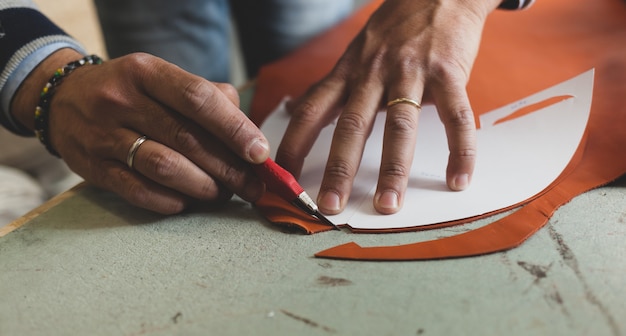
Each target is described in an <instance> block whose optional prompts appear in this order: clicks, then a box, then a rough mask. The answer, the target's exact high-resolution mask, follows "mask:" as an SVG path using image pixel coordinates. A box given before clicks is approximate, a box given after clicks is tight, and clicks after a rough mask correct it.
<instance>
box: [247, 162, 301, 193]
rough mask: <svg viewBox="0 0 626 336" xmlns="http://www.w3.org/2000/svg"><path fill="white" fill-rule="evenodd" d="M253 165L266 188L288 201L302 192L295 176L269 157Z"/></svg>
mask: <svg viewBox="0 0 626 336" xmlns="http://www.w3.org/2000/svg"><path fill="white" fill-rule="evenodd" d="M253 167H254V170H255V172H256V173H257V175H258V176H259V177H260V178H261V179H262V180H263V182H265V185H266V186H267V189H269V190H271V191H272V192H274V193H276V194H277V195H278V196H280V197H281V198H283V199H285V200H286V201H288V202H293V201H294V200H296V199H297V198H298V196H300V194H302V193H303V192H304V189H303V188H302V186H300V184H298V181H296V178H295V177H294V176H293V175H291V173H290V172H288V171H287V170H285V168H283V167H281V166H279V165H278V164H277V163H276V162H274V160H272V159H270V158H268V159H267V160H265V162H263V163H261V164H258V165H254V166H253Z"/></svg>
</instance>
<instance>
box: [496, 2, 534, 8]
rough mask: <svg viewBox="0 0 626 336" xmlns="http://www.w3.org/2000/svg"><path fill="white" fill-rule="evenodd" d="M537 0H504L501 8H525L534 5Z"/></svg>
mask: <svg viewBox="0 0 626 336" xmlns="http://www.w3.org/2000/svg"><path fill="white" fill-rule="evenodd" d="M533 2H535V0H503V1H502V3H500V6H498V8H499V9H513V10H515V9H524V8H527V7H529V6H530V5H532V3H533Z"/></svg>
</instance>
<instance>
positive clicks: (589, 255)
mask: <svg viewBox="0 0 626 336" xmlns="http://www.w3.org/2000/svg"><path fill="white" fill-rule="evenodd" d="M625 199H626V179H621V180H620V181H618V182H616V183H613V184H611V185H609V186H607V187H604V188H601V189H597V190H594V191H591V192H589V193H586V194H584V195H581V196H579V197H577V198H576V199H574V200H573V201H572V202H570V203H569V204H567V205H566V206H564V207H562V208H561V209H560V210H559V211H557V213H556V215H555V216H554V217H553V218H552V219H551V220H550V223H549V224H548V225H547V226H546V227H544V228H543V229H542V230H540V231H539V232H538V233H537V234H536V235H534V236H533V237H532V238H531V239H530V240H528V241H527V242H526V243H525V244H523V245H522V246H521V247H519V248H516V249H514V250H511V251H509V252H506V253H498V254H493V255H488V256H482V257H476V258H467V259H457V260H442V261H429V262H354V261H336V260H325V259H316V258H313V257H312V255H313V254H314V253H315V252H318V251H320V250H323V249H326V248H328V247H331V246H335V245H338V244H341V243H345V242H349V241H356V242H357V243H359V244H361V245H364V246H372V245H392V244H401V243H408V242H414V241H421V240H426V239H432V238H436V237H440V236H447V235H452V234H455V233H458V232H462V231H465V230H468V229H471V228H475V227H478V226H480V225H484V224H486V223H488V222H489V221H490V220H483V221H481V222H477V223H472V224H468V225H463V226H458V227H452V228H447V229H440V230H434V231H426V232H414V233H402V234H385V235H355V234H348V233H345V232H337V231H332V232H327V233H321V234H317V235H313V236H305V235H299V234H294V233H286V232H282V231H280V230H278V229H276V228H275V227H273V226H272V225H270V224H268V223H266V222H265V221H264V220H262V219H261V217H259V215H258V214H257V213H256V212H255V210H254V208H252V207H251V206H250V205H249V204H247V203H244V202H242V201H239V200H233V201H232V202H230V203H229V204H228V205H227V206H225V207H221V208H219V209H203V210H197V211H194V212H190V213H185V214H182V215H179V216H174V217H160V216H157V215H154V214H152V213H148V212H145V211H142V210H138V209H136V208H133V207H132V206H130V205H127V204H125V203H124V201H122V200H121V199H119V198H118V197H117V196H114V195H112V194H109V193H105V192H102V191H99V190H97V189H92V188H89V187H87V188H85V189H82V190H81V191H80V192H79V193H78V194H77V195H76V196H73V197H71V198H69V199H67V200H66V201H64V202H62V203H61V204H60V205H58V206H56V207H55V208H53V209H51V210H49V211H48V212H46V213H45V214H43V215H41V216H39V217H38V218H36V219H34V220H32V221H30V222H29V223H27V224H26V225H25V226H23V227H22V228H21V229H18V230H17V231H14V232H13V233H10V234H9V235H7V236H5V237H4V238H0V270H1V272H0V298H1V301H0V335H171V334H179V335H209V334H210V335H231V334H233V335H243V334H251V335H257V334H263V335H275V334H284V335H301V334H312V335H327V334H340V335H345V334H347V335H535V334H539V335H623V334H624V333H626V320H625V319H624V316H626V244H625V243H624V242H625V239H626V201H625Z"/></svg>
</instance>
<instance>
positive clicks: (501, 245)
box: [251, 0, 626, 260]
mask: <svg viewBox="0 0 626 336" xmlns="http://www.w3.org/2000/svg"><path fill="white" fill-rule="evenodd" d="M380 2H381V1H374V2H373V3H371V4H370V5H369V6H366V7H364V8H363V9H362V10H361V11H359V12H358V13H356V14H355V15H354V16H353V17H351V18H350V19H349V20H347V21H346V22H344V23H342V24H340V25H339V26H337V27H336V28H335V29H333V30H331V31H329V32H328V33H326V34H324V35H322V36H320V37H318V38H316V39H315V40H313V41H311V42H310V43H309V44H307V45H306V46H304V47H303V48H301V49H299V50H297V51H295V52H294V53H293V54H291V55H289V56H288V57H286V58H284V59H282V60H280V61H278V62H276V63H273V64H271V65H268V66H267V67H265V68H263V69H262V70H261V72H260V74H259V78H258V81H257V92H256V95H255V97H254V100H253V103H252V107H251V116H252V118H253V120H255V122H257V123H260V122H261V121H262V120H263V119H264V118H265V117H266V116H267V114H268V113H269V112H270V111H271V110H272V109H273V108H274V107H275V106H276V105H278V102H279V101H280V99H282V97H284V96H286V95H289V96H292V97H297V96H299V95H301V94H302V93H303V92H304V91H305V90H306V89H307V88H308V86H309V85H311V84H312V83H314V82H315V81H317V80H319V79H321V78H322V77H323V76H324V75H325V74H326V73H327V72H328V71H329V70H330V69H331V68H332V66H333V65H334V63H335V62H336V60H337V59H338V58H339V56H340V55H341V54H342V53H343V51H344V50H345V47H346V46H347V44H348V43H349V42H350V40H351V39H352V38H353V37H354V36H355V35H356V34H357V33H358V31H359V30H360V29H361V27H362V26H363V24H364V23H365V21H366V20H367V18H368V17H369V15H370V14H371V13H372V12H373V11H374V10H375V9H376V8H377V6H378V5H379V4H380ZM591 68H595V69H596V78H595V88H594V94H593V103H592V108H591V109H592V110H591V116H590V120H589V124H588V128H587V137H586V142H584V144H585V146H584V147H581V148H579V150H578V152H577V155H576V157H577V158H578V159H579V160H573V161H572V163H571V164H570V165H569V166H568V168H567V169H566V171H565V172H564V174H562V175H561V176H560V177H559V179H558V180H557V181H556V182H555V183H553V184H552V185H551V186H550V187H549V188H547V189H546V190H545V191H544V192H543V193H542V194H541V195H538V196H537V197H535V198H534V199H532V200H529V202H528V203H527V204H525V205H524V206H523V207H521V208H520V209H519V210H517V211H515V212H514V213H512V214H510V215H508V216H506V217H504V218H502V219H500V220H498V221H496V222H494V223H491V224H488V225H486V226H484V227H482V228H480V229H477V230H473V231H470V232H466V233H463V234H460V235H457V236H452V237H448V238H443V239H438V240H433V241H427V242H420V243H415V244H408V245H403V246H386V247H360V246H359V245H357V244H354V243H349V244H345V245H341V246H337V247H334V248H331V249H328V250H326V251H322V252H320V253H318V254H317V255H316V256H318V257H327V258H340V259H357V260H426V259H441V258H453V257H466V256H473V255H481V254H486V253H492V252H497V251H502V250H506V249H510V248H513V247H516V246H518V245H519V244H521V243H522V242H523V241H524V240H526V239H527V238H528V237H530V236H531V235H532V234H533V233H535V232H536V231H537V230H539V229H540V228H541V227H542V226H543V225H544V224H545V223H546V222H547V221H548V219H549V218H550V216H551V215H552V214H553V213H554V211H556V209H557V208H558V207H559V206H561V205H563V204H565V203H566V202H568V201H569V200H571V199H572V198H573V197H575V196H576V195H579V194H581V193H583V192H585V191H588V190H590V189H592V188H595V187H597V186H600V185H603V184H606V183H608V182H610V181H613V180H614V179H616V178H618V177H619V176H621V175H623V174H624V173H625V172H626V2H624V1H622V0H596V1H568V0H542V1H538V2H537V3H536V4H535V5H534V6H533V7H531V8H530V9H529V10H526V11H521V12H506V11H498V12H496V13H494V14H492V15H491V16H490V17H489V19H488V21H487V25H486V27H485V32H484V34H483V40H482V44H481V49H480V51H479V55H478V58H477V60H476V63H475V66H474V70H473V73H472V76H471V80H470V83H469V85H468V91H469V95H470V99H471V102H472V105H473V108H474V110H475V113H476V114H481V113H485V112H488V111H490V110H493V109H495V108H497V107H500V106H503V105H506V104H508V103H510V102H512V101H515V100H518V99H521V98H523V97H526V96H529V95H531V94H533V93H535V92H538V91H541V90H543V89H545V88H547V87H550V86H553V85H555V84H557V83H559V82H561V81H564V80H567V79H569V78H572V77H574V76H576V75H578V74H580V73H582V72H584V71H587V70H589V69H591ZM294 74H298V75H297V76H294ZM529 131H532V130H529ZM479 150H480V149H479ZM576 163H578V164H576ZM538 164H541V163H538ZM268 205H269V206H268ZM257 206H258V207H259V209H260V211H261V212H262V213H263V214H264V215H265V216H266V217H268V219H269V220H270V221H274V222H281V223H285V222H288V223H292V224H295V225H300V226H302V227H303V228H304V229H306V230H307V232H309V233H314V232H319V231H320V230H326V229H327V227H324V226H322V225H319V224H317V223H315V221H311V220H310V219H309V218H308V217H302V216H301V217H298V216H293V215H290V214H288V213H287V212H286V209H288V208H289V207H290V206H289V205H288V204H286V203H285V204H282V205H281V204H280V201H279V200H275V199H273V198H272V196H271V195H266V197H264V198H263V199H262V200H261V201H260V202H258V203H257ZM281 208H282V209H283V210H281ZM487 215H490V214H487ZM276 216H278V217H280V216H282V217H281V219H280V220H275V219H276V218H278V217H276ZM273 218H274V219H273ZM474 219H476V218H471V219H468V220H463V221H456V222H451V223H442V224H441V225H452V224H460V223H463V222H467V221H469V220H474ZM441 225H433V226H428V228H436V227H440V226H441Z"/></svg>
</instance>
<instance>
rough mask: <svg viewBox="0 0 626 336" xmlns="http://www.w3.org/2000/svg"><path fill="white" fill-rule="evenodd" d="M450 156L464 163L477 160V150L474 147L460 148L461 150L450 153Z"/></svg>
mask: <svg viewBox="0 0 626 336" xmlns="http://www.w3.org/2000/svg"><path fill="white" fill-rule="evenodd" d="M450 154H451V155H454V156H456V157H457V158H459V159H461V160H463V161H467V160H473V159H475V158H476V148H473V147H465V148H459V149H455V150H452V151H450Z"/></svg>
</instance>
